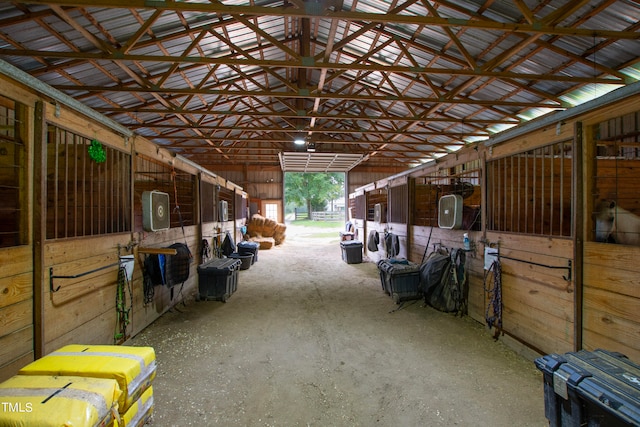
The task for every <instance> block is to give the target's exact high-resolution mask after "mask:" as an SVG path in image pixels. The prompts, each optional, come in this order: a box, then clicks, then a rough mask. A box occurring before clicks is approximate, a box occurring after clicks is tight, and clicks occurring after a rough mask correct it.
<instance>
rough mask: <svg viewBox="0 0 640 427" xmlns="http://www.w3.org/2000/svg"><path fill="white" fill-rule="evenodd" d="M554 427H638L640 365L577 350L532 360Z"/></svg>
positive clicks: (618, 356)
mask: <svg viewBox="0 0 640 427" xmlns="http://www.w3.org/2000/svg"><path fill="white" fill-rule="evenodd" d="M535 364H536V367H537V368H538V369H539V370H540V371H542V373H543V378H544V410H545V416H546V417H547V420H549V425H550V426H551V427H554V426H561V427H564V426H574V425H575V426H583V425H586V426H593V427H595V426H603V427H604V426H607V427H608V426H612V427H618V426H639V425H640V366H638V365H637V364H634V363H633V362H631V361H630V360H629V359H627V358H626V357H625V356H624V355H623V354H620V353H615V352H609V351H606V350H595V351H593V352H590V351H586V350H580V351H578V352H574V353H566V354H563V355H558V354H549V355H546V356H543V357H540V358H538V359H536V360H535Z"/></svg>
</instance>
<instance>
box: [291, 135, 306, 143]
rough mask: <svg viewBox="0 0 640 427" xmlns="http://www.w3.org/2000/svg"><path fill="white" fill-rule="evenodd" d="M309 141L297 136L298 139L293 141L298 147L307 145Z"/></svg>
mask: <svg viewBox="0 0 640 427" xmlns="http://www.w3.org/2000/svg"><path fill="white" fill-rule="evenodd" d="M306 142H307V141H305V140H304V138H302V137H300V136H296V139H294V140H293V143H294V144H296V145H304V144H306Z"/></svg>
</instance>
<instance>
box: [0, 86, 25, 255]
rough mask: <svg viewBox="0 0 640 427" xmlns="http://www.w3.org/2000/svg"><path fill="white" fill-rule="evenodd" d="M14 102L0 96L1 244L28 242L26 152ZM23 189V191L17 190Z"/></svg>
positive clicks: (15, 244)
mask: <svg viewBox="0 0 640 427" xmlns="http://www.w3.org/2000/svg"><path fill="white" fill-rule="evenodd" d="M20 111H23V110H22V109H21V108H20V107H19V106H18V105H17V104H16V103H15V102H14V101H11V100H9V99H7V98H4V97H1V96H0V247H2V248H6V247H10V246H18V245H23V244H26V243H27V226H26V211H27V209H26V207H27V191H26V186H25V169H26V161H27V160H26V154H25V149H24V141H23V138H22V135H21V132H22V129H23V127H22V126H20V122H21V121H22V120H21V119H20V118H19V117H17V116H19V115H20ZM20 189H22V191H21V190H20Z"/></svg>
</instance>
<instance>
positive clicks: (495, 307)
mask: <svg viewBox="0 0 640 427" xmlns="http://www.w3.org/2000/svg"><path fill="white" fill-rule="evenodd" d="M491 271H493V289H487V286H486V284H487V276H488V275H489V272H491ZM483 287H484V291H485V292H486V293H487V294H488V295H489V304H488V305H487V310H486V312H485V315H484V318H485V320H486V322H487V325H489V327H490V328H492V327H494V326H495V332H494V334H493V339H494V340H497V339H498V336H499V335H500V333H502V334H503V335H504V332H502V266H501V264H500V261H499V260H495V261H494V262H493V263H492V264H491V267H489V270H487V273H486V274H485V276H484V284H483ZM490 310H491V312H492V316H489V311H490Z"/></svg>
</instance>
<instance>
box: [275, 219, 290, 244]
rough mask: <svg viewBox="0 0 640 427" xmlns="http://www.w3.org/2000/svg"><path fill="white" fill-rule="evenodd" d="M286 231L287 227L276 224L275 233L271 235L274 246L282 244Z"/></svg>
mask: <svg viewBox="0 0 640 427" xmlns="http://www.w3.org/2000/svg"><path fill="white" fill-rule="evenodd" d="M286 231H287V226H286V225H284V224H276V228H275V231H274V233H273V238H274V239H275V241H276V245H280V244H282V243H283V242H284V239H285V237H286V234H285V232H286Z"/></svg>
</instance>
